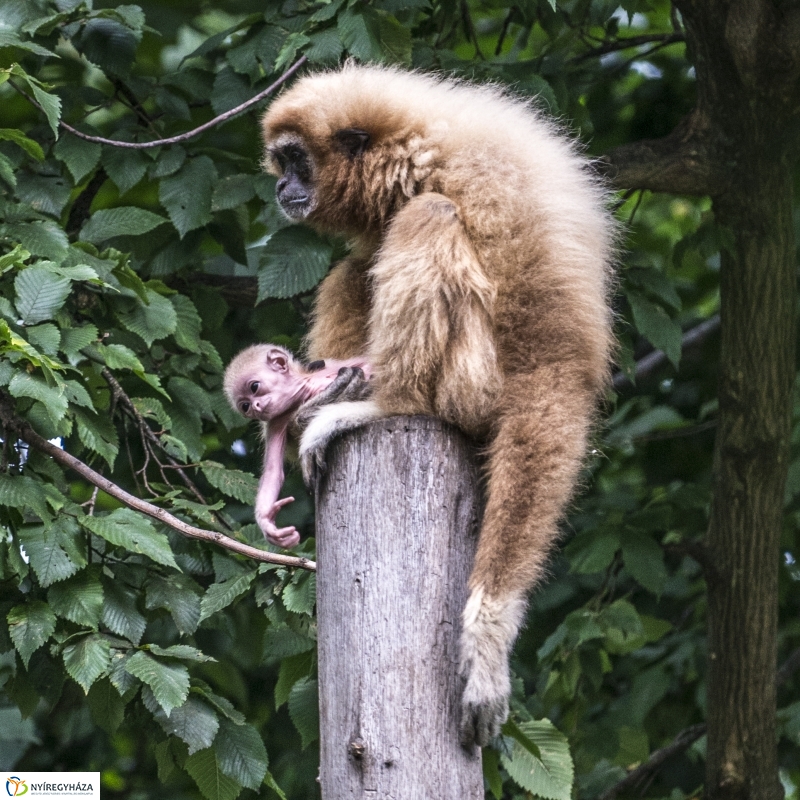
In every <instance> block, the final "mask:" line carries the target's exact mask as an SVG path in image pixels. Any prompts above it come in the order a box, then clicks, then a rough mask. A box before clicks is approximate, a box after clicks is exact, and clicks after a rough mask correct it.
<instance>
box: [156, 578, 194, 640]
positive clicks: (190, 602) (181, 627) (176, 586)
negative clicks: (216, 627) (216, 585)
mask: <svg viewBox="0 0 800 800" xmlns="http://www.w3.org/2000/svg"><path fill="white" fill-rule="evenodd" d="M198 590H199V587H198V586H197V584H195V582H194V581H193V580H192V579H191V578H189V577H188V576H186V575H170V576H169V577H168V578H162V577H152V578H150V580H149V581H148V582H147V587H146V597H147V600H146V605H147V608H148V609H154V608H163V609H165V610H166V611H168V612H169V613H170V614H171V616H172V619H173V620H174V621H175V627H176V628H177V629H178V631H179V632H180V633H181V634H183V635H184V636H186V635H188V634H192V633H194V632H195V630H196V629H197V626H198V624H199V623H200V595H199V594H198Z"/></svg>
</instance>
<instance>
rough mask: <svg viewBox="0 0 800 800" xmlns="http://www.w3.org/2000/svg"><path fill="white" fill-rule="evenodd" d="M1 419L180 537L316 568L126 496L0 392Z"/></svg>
mask: <svg viewBox="0 0 800 800" xmlns="http://www.w3.org/2000/svg"><path fill="white" fill-rule="evenodd" d="M0 420H1V421H2V423H3V425H4V427H5V428H6V430H7V431H9V430H10V431H14V433H16V435H17V436H19V438H20V439H22V440H23V441H25V442H27V443H28V444H29V445H30V446H31V447H33V448H35V449H36V450H39V451H40V452H42V453H45V454H46V455H48V456H50V457H51V458H52V459H53V460H54V461H57V462H58V463H59V464H61V465H62V466H64V467H67V468H69V469H72V470H75V472H77V473H78V474H79V475H81V477H83V478H85V479H86V480H87V481H89V483H91V484H92V485H94V486H97V487H98V488H99V489H102V490H103V491H104V492H105V493H106V494H109V495H111V497H114V498H116V499H117V500H119V501H120V502H121V503H123V504H124V505H126V506H128V508H132V509H133V510H134V511H139V512H140V513H142V514H145V515H146V516H148V517H151V518H152V519H155V520H157V521H158V522H161V523H163V524H164V525H168V526H169V527H170V528H172V529H173V530H176V531H178V533H180V534H182V535H183V536H187V537H189V538H190V539H200V540H201V541H204V542H211V543H212V544H218V545H219V546H220V547H224V548H225V549H226V550H231V551H233V552H234V553H239V554H241V555H244V556H248V557H249V558H252V559H254V560H255V561H261V562H264V563H266V564H279V565H281V566H283V567H298V568H299V569H307V570H309V571H311V572H314V571H315V570H316V568H317V565H316V563H315V562H314V561H311V560H310V559H308V558H303V557H298V556H284V555H281V554H280V553H270V552H267V551H266V550H259V549H258V548H257V547H251V546H250V545H248V544H244V543H242V542H238V541H236V539H231V538H230V537H229V536H225V534H223V533H218V532H216V531H207V530H203V529H202V528H196V527H195V526H194V525H189V524H188V523H186V522H184V521H183V520H181V519H178V518H177V517H176V516H173V515H172V514H170V513H169V511H166V510H165V509H163V508H159V507H158V506H154V505H153V504H152V503H148V502H147V501H145V500H140V499H139V498H138V497H134V496H133V495H132V494H129V493H128V492H126V491H125V490H124V489H122V488H121V487H119V486H117V484H115V483H112V482H111V481H110V480H108V478H104V477H103V476H102V475H100V473H99V472H95V471H94V470H93V469H92V468H91V467H90V466H88V464H84V463H83V461H80V460H79V459H77V458H75V456H73V455H70V454H69V453H68V452H67V451H66V450H62V449H61V448H60V447H56V445H54V444H51V443H50V442H48V441H47V439H44V438H43V437H41V436H40V435H39V434H38V433H36V431H34V430H33V429H32V428H31V427H30V425H28V424H27V423H26V422H25V421H24V420H22V419H20V418H19V417H17V416H16V414H15V413H14V411H13V406H12V404H11V401H10V399H9V398H8V396H6V395H4V394H2V393H0Z"/></svg>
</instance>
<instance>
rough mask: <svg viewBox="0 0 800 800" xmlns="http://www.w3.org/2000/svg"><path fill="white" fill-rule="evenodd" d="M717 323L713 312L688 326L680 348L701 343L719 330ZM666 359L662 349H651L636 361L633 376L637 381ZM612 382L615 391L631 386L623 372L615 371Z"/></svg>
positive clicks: (647, 375)
mask: <svg viewBox="0 0 800 800" xmlns="http://www.w3.org/2000/svg"><path fill="white" fill-rule="evenodd" d="M719 325H720V322H719V314H714V316H713V317H709V319H707V320H704V321H703V322H701V323H700V324H699V325H695V326H694V327H693V328H689V330H688V331H686V333H684V334H683V338H682V339H681V350H682V351H683V350H687V349H688V348H690V347H694V346H695V345H698V344H702V343H703V342H704V341H705V340H706V339H708V337H709V336H711V335H712V334H713V333H715V332H716V331H718V330H719ZM666 360H667V355H666V353H665V352H664V351H663V350H653V352H652V353H648V354H647V355H646V356H644V357H643V358H640V359H639V360H638V361H637V362H636V370H635V372H634V377H635V378H636V380H637V381H638V380H641V379H642V378H647V377H649V376H650V375H652V374H653V373H654V372H655V371H656V370H657V369H658V368H659V367H660V366H661V365H662V364H664V363H665V362H666ZM612 382H613V384H614V388H615V389H616V390H617V391H620V390H621V389H625V388H628V387H630V386H631V381H630V379H629V378H628V376H627V375H625V374H624V373H623V372H615V373H614V377H613V378H612Z"/></svg>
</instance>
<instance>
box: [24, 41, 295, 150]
mask: <svg viewBox="0 0 800 800" xmlns="http://www.w3.org/2000/svg"><path fill="white" fill-rule="evenodd" d="M307 61H308V59H307V58H306V57H305V56H301V57H300V58H298V59H297V61H295V62H294V64H292V66H291V67H289V69H287V70H286V72H284V73H283V75H281V76H280V78H278V80H276V81H275V83H273V84H272V85H271V86H268V87H267V88H266V89H264V90H263V91H261V92H259V93H258V94H257V95H256V96H255V97H251V98H250V99H249V100H246V101H245V102H244V103H242V104H241V105H238V106H236V108H232V109H231V110H230V111H226V112H225V113H224V114H220V115H219V116H216V117H214V119H211V120H209V121H208V122H204V123H203V124H202V125H199V126H198V127H197V128H193V129H192V130H190V131H186V132H185V133H181V134H178V135H177V136H170V137H168V138H167V139H156V141H154V142H120V141H117V140H115V139H106V138H104V137H103V136H91V135H90V134H88V133H83V132H82V131H79V130H78V129H77V128H73V127H72V125H68V124H67V123H66V122H64V121H63V120H61V121H60V122H59V123H58V125H59V127H60V128H63V129H64V130H65V131H68V132H69V133H71V134H72V135H73V136H77V137H78V138H79V139H83V140H84V141H87V142H96V143H97V144H108V145H111V146H112V147H123V148H126V149H128V150H146V149H148V148H150V147H162V146H163V145H166V144H177V143H178V142H185V141H188V140H189V139H192V138H193V137H195V136H197V135H198V134H200V133H203V132H204V131H207V130H208V129H209V128H213V127H215V126H217V125H221V124H222V123H223V122H226V121H227V120H229V119H231V118H233V117H236V116H238V115H239V114H241V113H242V112H244V111H247V110H248V109H249V108H252V107H253V106H254V105H256V104H257V103H259V102H260V101H261V100H263V99H264V98H265V97H267V95H270V94H272V92H274V91H275V90H276V89H277V88H278V87H279V86H281V85H282V84H283V83H285V82H286V81H287V80H289V78H291V77H292V75H294V74H295V72H297V71H298V70H299V69H300V67H302V66H303V65H304V64H305V63H306V62H307ZM11 85H12V86H14V88H15V89H16V90H17V91H18V92H19V93H20V94H21V95H23V96H24V97H26V98H27V99H28V101H29V102H30V103H32V104H33V105H35V106H36V107H37V108H38V109H39V110H40V111H43V109H42V107H41V106H40V105H39V103H37V102H36V100H35V99H34V98H33V97H31V96H30V95H29V94H28V93H27V92H26V91H24V90H23V89H20V88H19V87H18V86H16V85H14V83H13V82H12V83H11Z"/></svg>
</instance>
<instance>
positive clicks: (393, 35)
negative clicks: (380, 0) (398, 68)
mask: <svg viewBox="0 0 800 800" xmlns="http://www.w3.org/2000/svg"><path fill="white" fill-rule="evenodd" d="M378 31H379V37H380V42H381V46H382V48H383V53H384V56H385V58H386V60H387V61H394V62H397V63H400V64H406V65H410V64H411V31H410V30H409V29H408V28H407V27H406V26H405V25H401V24H400V23H399V22H398V21H397V20H396V19H395V18H394V17H390V16H388V15H387V14H380V15H379V16H378Z"/></svg>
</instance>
